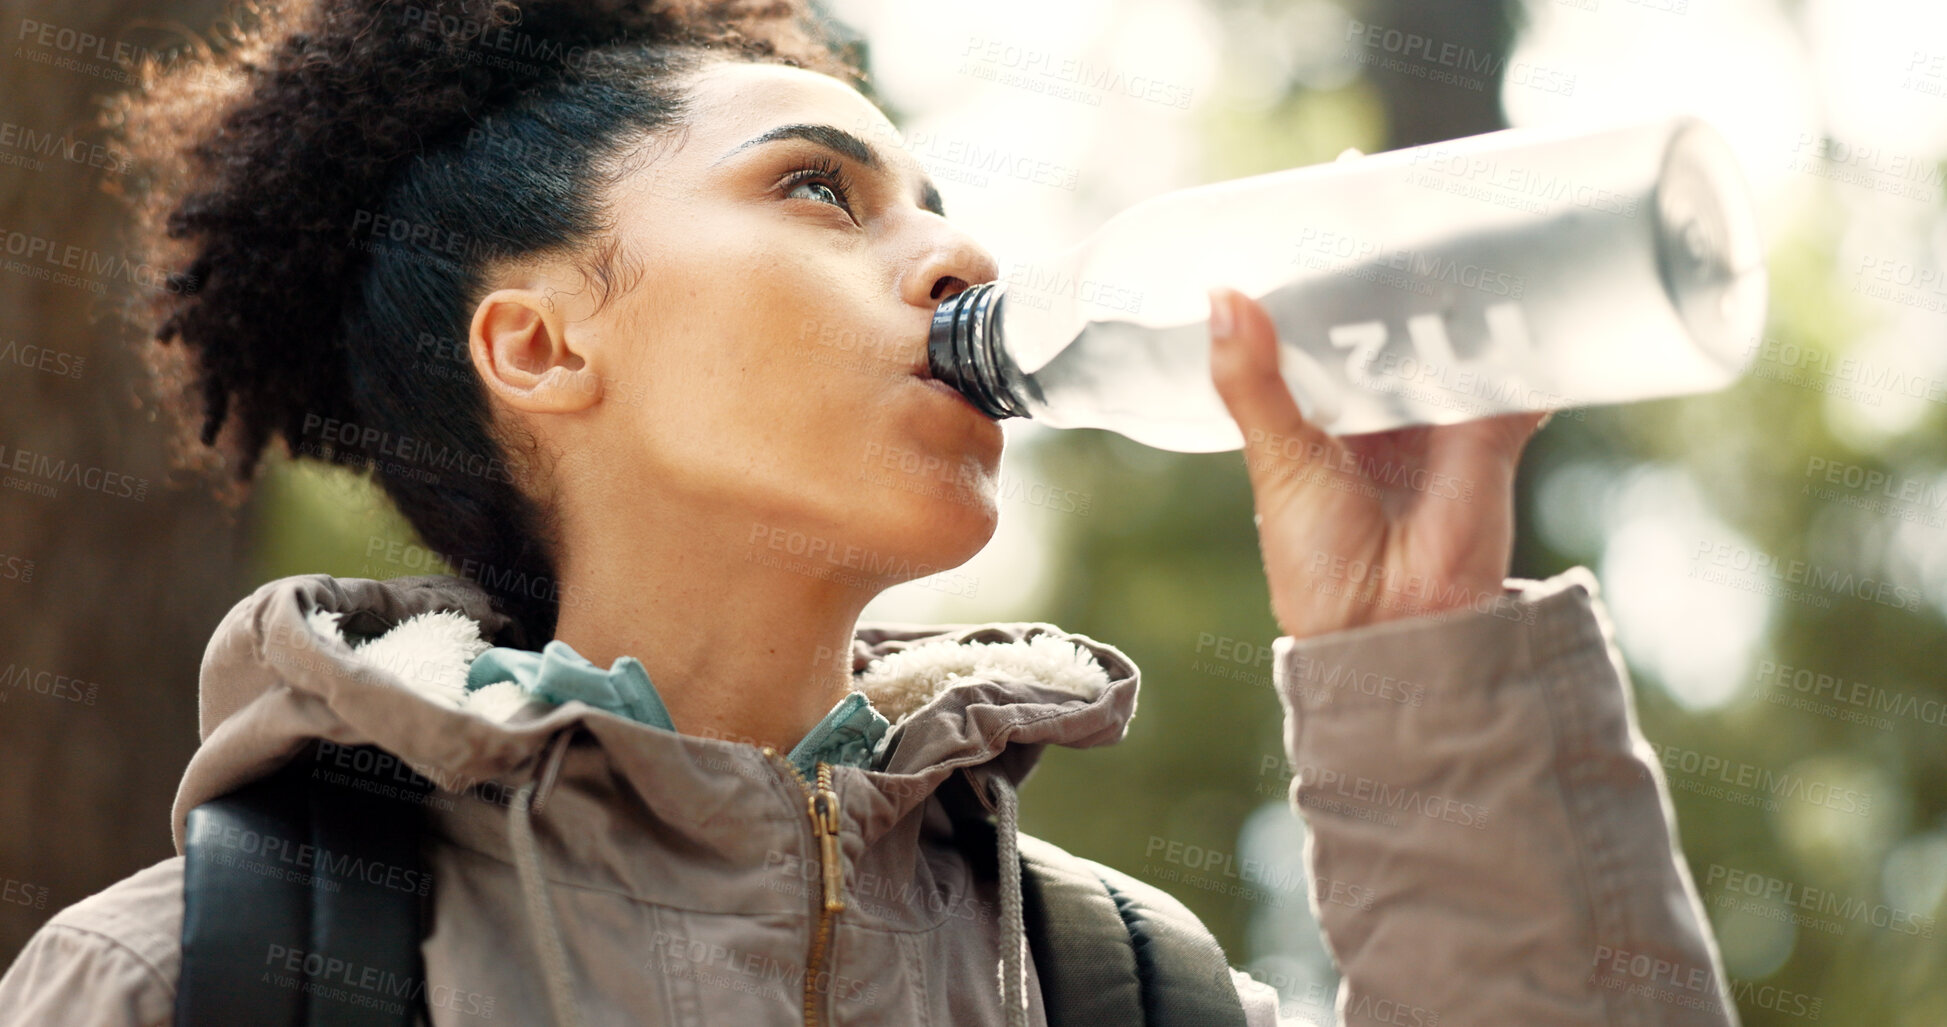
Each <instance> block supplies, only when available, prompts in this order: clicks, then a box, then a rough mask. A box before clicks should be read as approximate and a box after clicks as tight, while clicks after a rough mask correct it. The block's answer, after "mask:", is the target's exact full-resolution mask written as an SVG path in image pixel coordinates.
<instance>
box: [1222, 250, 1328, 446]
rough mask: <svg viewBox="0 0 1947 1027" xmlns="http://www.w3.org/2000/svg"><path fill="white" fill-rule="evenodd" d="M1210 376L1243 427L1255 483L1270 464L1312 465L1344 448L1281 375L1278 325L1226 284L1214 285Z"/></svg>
mask: <svg viewBox="0 0 1947 1027" xmlns="http://www.w3.org/2000/svg"><path fill="white" fill-rule="evenodd" d="M1210 378H1211V382H1212V384H1214V385H1216V387H1217V395H1218V396H1220V397H1221V398H1222V399H1223V401H1224V407H1225V408H1226V409H1228V410H1229V411H1230V416H1231V417H1232V419H1234V420H1235V421H1236V422H1237V426H1238V428H1239V429H1241V430H1242V431H1243V434H1244V451H1245V466H1246V467H1247V468H1248V469H1249V470H1250V473H1251V477H1252V479H1253V481H1254V482H1257V481H1258V479H1259V477H1260V474H1261V473H1264V472H1263V471H1261V468H1263V467H1265V466H1266V465H1267V464H1268V463H1277V464H1284V463H1288V462H1290V461H1293V460H1295V461H1298V462H1299V463H1304V464H1309V463H1313V462H1316V461H1319V460H1321V459H1322V458H1324V457H1325V456H1326V455H1328V454H1331V453H1334V452H1336V451H1337V449H1338V448H1339V446H1340V443H1339V441H1338V440H1337V439H1335V438H1333V437H1332V436H1330V435H1327V434H1326V433H1325V432H1323V431H1321V430H1319V428H1318V427H1317V426H1316V425H1314V424H1312V423H1311V422H1310V421H1308V420H1306V419H1305V415H1304V413H1303V412H1301V411H1300V410H1299V408H1298V402H1297V400H1295V399H1293V398H1292V395H1291V387H1290V386H1289V385H1286V384H1285V380H1284V378H1283V376H1282V375H1280V374H1279V371H1278V335H1277V326H1276V325H1274V324H1273V323H1272V321H1271V317H1270V315H1268V314H1266V313H1265V311H1264V308H1263V307H1261V306H1259V305H1258V304H1257V303H1255V302H1253V301H1252V300H1251V299H1250V298H1249V297H1247V296H1245V295H1244V294H1243V293H1240V292H1238V291H1236V290H1235V289H1227V288H1223V287H1221V286H1220V287H1217V288H1213V289H1211V290H1210ZM1266 456H1275V457H1277V458H1278V459H1276V460H1275V461H1267V460H1265V459H1263V457H1266Z"/></svg>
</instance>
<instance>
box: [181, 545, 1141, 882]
mask: <svg viewBox="0 0 1947 1027" xmlns="http://www.w3.org/2000/svg"><path fill="white" fill-rule="evenodd" d="M408 622H411V623H412V625H413V626H412V627H411V628H407V629H406V630H403V631H402V630H400V629H401V628H405V627H406V625H407V624H408ZM506 627H507V621H506V619H505V618H504V617H502V616H501V615H499V614H496V613H494V612H493V610H492V608H491V604H490V602H489V601H488V599H487V596H486V595H485V593H484V592H483V591H482V590H480V588H479V587H478V586H477V585H474V584H473V583H471V582H468V581H465V580H462V579H457V578H452V577H446V576H427V577H419V578H401V579H392V580H390V581H372V580H366V579H339V578H332V577H328V576H325V575H303V576H298V577H292V578H285V579H281V580H279V581H275V582H271V583H269V584H267V585H265V586H263V587H262V588H260V589H258V590H257V592H256V593H255V594H253V595H252V596H250V597H249V598H247V599H245V600H244V601H243V602H241V603H239V604H238V605H237V607H236V608H235V609H233V610H232V611H231V612H230V614H229V616H228V617H226V618H225V620H224V622H223V624H222V625H220V626H219V627H218V629H217V631H216V633H215V635H214V637H213V638H212V640H211V643H210V647H209V650H208V652H207V653H206V654H205V657H204V665H203V676H202V690H201V706H202V735H203V738H204V745H203V747H202V748H201V749H200V750H199V751H198V752H197V753H196V755H195V757H194V758H192V760H191V762H190V766H189V769H188V771H187V773H186V774H185V776H184V779H183V783H182V786H181V789H180V790H179V792H178V794H177V802H176V811H175V826H176V830H177V832H178V841H179V843H180V839H181V834H180V832H181V830H182V824H183V820H184V818H185V817H186V816H187V813H188V810H189V809H191V808H193V807H194V806H195V805H196V804H198V803H200V802H202V801H205V800H207V799H209V798H213V797H215V796H217V795H221V794H223V793H225V792H227V791H230V790H232V789H234V788H236V787H238V786H240V785H242V784H244V783H246V782H248V781H250V780H254V779H256V778H258V777H261V776H263V775H264V774H267V773H270V772H271V771H272V770H274V769H276V767H278V766H280V765H282V764H283V763H284V762H286V761H288V760H289V759H290V758H291V757H292V756H294V755H296V754H297V753H298V752H300V751H301V750H302V749H303V748H304V747H305V746H306V745H307V744H308V743H309V742H310V741H312V740H313V739H324V740H326V741H329V742H333V743H337V744H340V745H346V746H351V745H362V744H373V745H377V746H379V747H380V748H383V749H385V750H387V751H389V752H392V753H394V754H396V755H398V756H399V757H400V758H401V759H402V760H404V761H405V762H406V763H407V764H409V765H410V766H412V767H413V768H414V769H415V770H417V771H419V772H420V773H422V774H425V775H426V776H428V777H431V778H433V779H434V780H435V781H436V782H438V783H440V784H441V785H442V787H448V786H449V783H450V782H455V781H457V782H479V781H496V780H499V781H508V780H519V779H522V778H523V777H524V775H527V774H529V773H531V772H532V769H533V767H534V766H535V765H536V763H537V761H538V760H539V758H540V754H541V752H542V750H543V748H544V747H545V746H546V745H547V743H548V742H549V740H550V739H552V738H554V737H555V736H557V735H558V734H559V732H561V731H562V730H563V729H564V728H569V727H578V728H579V729H580V730H581V731H582V732H583V734H584V737H588V738H589V739H590V740H591V741H592V742H593V743H594V744H595V746H596V747H597V748H598V749H599V750H600V751H601V752H604V753H606V759H607V760H608V761H609V762H610V763H611V764H612V765H613V766H614V767H615V771H616V772H617V773H618V774H620V775H621V776H622V777H623V778H625V779H627V780H629V781H631V782H632V784H633V785H634V787H635V788H636V790H637V791H638V792H639V793H641V794H643V795H644V796H645V797H649V796H654V798H653V799H652V800H651V804H652V805H655V806H658V807H663V806H669V807H670V808H667V809H664V810H662V812H664V813H666V814H668V815H669V816H670V817H671V818H673V819H675V820H695V821H696V822H699V823H701V822H704V821H707V820H709V818H711V817H713V816H720V815H721V812H722V808H723V807H722V806H721V803H723V802H731V801H734V802H741V801H742V800H738V799H735V798H734V797H733V796H732V795H731V794H729V793H727V792H725V791H724V790H723V788H722V787H719V785H720V784H721V782H722V780H723V779H724V776H725V775H724V774H723V772H722V769H721V768H724V767H733V766H734V767H741V766H742V765H743V764H745V763H752V762H753V761H754V762H755V765H756V769H755V770H754V771H752V772H750V773H747V774H745V775H744V777H745V779H746V780H749V781H756V780H758V779H759V778H761V777H763V776H764V775H765V774H766V773H767V772H766V771H764V770H763V768H762V762H763V761H762V758H761V757H760V756H759V755H758V754H757V753H756V751H755V750H754V749H752V748H751V747H750V746H748V745H741V744H738V743H736V742H732V741H726V740H721V739H714V738H700V737H693V736H672V735H669V734H667V733H664V732H658V731H656V730H655V729H653V728H649V727H646V726H644V725H643V724H639V723H636V722H634V721H633V720H628V719H624V718H622V717H617V716H610V715H608V714H605V713H602V712H600V711H598V710H596V709H595V708H594V707H592V706H591V705H589V704H588V703H586V702H581V701H569V702H564V703H561V704H559V705H553V704H550V703H547V702H545V701H541V700H537V699H535V698H533V697H530V696H528V695H526V694H525V693H523V692H521V691H520V690H519V688H518V687H517V686H516V685H515V684H514V683H513V682H502V683H501V685H504V686H505V687H500V686H485V687H482V688H479V689H475V690H472V691H469V690H468V689H467V687H466V686H467V671H468V670H469V669H470V668H471V667H472V665H473V661H474V660H475V659H476V658H478V657H479V656H480V654H481V653H483V652H485V651H486V650H487V649H489V648H491V647H492V642H493V640H495V639H496V638H497V637H498V635H499V634H500V633H501V632H502V631H503V630H505V629H506ZM760 643H761V639H752V644H760ZM853 676H854V682H855V684H856V686H857V689H858V692H859V694H860V695H861V696H862V697H864V698H865V699H867V700H869V701H870V704H871V706H872V707H873V708H875V709H876V710H877V711H878V712H879V714H880V715H882V716H884V717H885V718H886V719H887V720H888V721H889V722H890V724H891V725H892V726H891V728H890V729H889V730H888V731H887V732H886V735H885V738H884V741H883V744H882V745H881V746H880V753H881V755H880V758H879V760H878V764H877V767H876V769H875V770H873V771H872V780H873V781H874V782H875V784H874V785H873V788H872V791H873V793H874V794H872V795H870V796H866V795H861V796H859V797H858V802H857V803H856V804H855V808H857V807H858V806H861V805H862V806H863V807H865V808H869V809H872V810H873V818H874V820H875V821H879V822H882V823H883V822H886V819H887V818H892V817H896V816H898V815H900V814H902V813H903V811H905V810H909V809H911V808H912V807H913V806H914V805H915V804H917V803H918V802H921V801H923V800H924V799H925V797H926V796H927V795H930V794H931V792H932V790H933V788H935V787H937V785H938V784H939V783H940V781H942V780H944V778H945V777H946V776H947V775H948V774H949V773H951V772H952V771H953V770H954V769H956V768H958V767H962V766H972V765H976V764H985V763H990V762H991V763H993V764H994V768H995V769H996V770H998V771H999V772H1001V773H1003V774H1004V775H1006V776H1007V778H1008V779H1010V780H1011V781H1014V782H1016V783H1018V782H1019V781H1020V780H1021V779H1022V778H1024V777H1025V776H1026V774H1027V772H1028V770H1029V769H1030V768H1031V767H1032V766H1033V764H1034V763H1035V762H1036V761H1037V760H1038V758H1039V754H1040V749H1041V746H1043V745H1046V744H1057V745H1067V746H1072V747H1089V746H1094V745H1102V744H1107V743H1110V742H1114V741H1116V740H1118V739H1120V738H1121V737H1122V735H1123V733H1124V731H1125V730H1126V728H1127V723H1128V719H1129V717H1130V716H1132V715H1133V713H1134V711H1135V699H1136V687H1137V680H1138V672H1137V670H1136V668H1135V666H1134V664H1133V663H1131V662H1130V661H1129V659H1128V657H1126V656H1125V655H1123V654H1122V653H1121V652H1120V651H1119V650H1117V649H1115V648H1114V647H1112V646H1108V645H1104V644H1102V643H1100V642H1096V641H1094V640H1093V639H1089V638H1087V637H1085V636H1081V635H1075V634H1071V633H1067V632H1063V631H1061V630H1060V629H1058V628H1056V627H1054V626H1053V625H1048V624H1040V623H1031V622H1028V623H1008V622H1003V623H993V624H958V625H906V624H892V623H870V622H867V623H861V624H860V625H859V627H858V630H857V632H856V633H855V636H854V639H853ZM591 736H592V737H591ZM657 736H660V738H661V739H663V741H658V740H657ZM711 767H716V768H718V769H716V770H710V769H709V768H711ZM699 773H708V774H709V776H710V777H711V779H712V781H713V782H714V783H713V784H712V786H711V787H701V786H699V787H687V786H686V785H685V782H684V779H685V778H689V777H691V776H694V775H696V774H699ZM847 773H857V771H851V770H848V771H847ZM729 776H730V777H732V778H735V777H737V776H738V772H737V771H734V770H733V771H732V772H731V773H730V775H729ZM678 807H681V808H678Z"/></svg>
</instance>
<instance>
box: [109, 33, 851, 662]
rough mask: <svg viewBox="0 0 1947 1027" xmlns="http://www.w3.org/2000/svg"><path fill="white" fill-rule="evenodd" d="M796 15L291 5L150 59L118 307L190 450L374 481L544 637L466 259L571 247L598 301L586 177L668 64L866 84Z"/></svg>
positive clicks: (526, 630) (476, 278)
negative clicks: (129, 267) (478, 339)
mask: <svg viewBox="0 0 1947 1027" xmlns="http://www.w3.org/2000/svg"><path fill="white" fill-rule="evenodd" d="M806 4H807V0H759V2H747V0H662V2H651V0H640V2H631V0H521V2H515V0H408V2H403V3H401V2H387V0H310V2H297V0H289V2H283V3H269V4H257V5H253V6H251V7H249V8H247V9H245V10H243V11H242V12H241V13H240V14H239V15H238V17H237V18H236V19H234V20H233V21H232V22H229V23H226V25H225V26H224V27H223V28H222V29H221V30H220V32H219V38H218V40H217V42H216V43H215V44H214V45H207V46H203V47H201V48H200V49H199V51H198V52H197V53H196V54H195V55H194V59H192V60H178V61H174V62H171V63H170V64H168V65H167V66H164V65H162V64H159V63H154V62H151V63H150V64H149V65H147V66H145V67H144V68H143V69H142V75H141V78H140V80H139V84H138V85H137V86H136V87H135V88H133V89H132V90H131V91H129V92H128V93H126V94H124V95H123V96H121V97H119V98H117V99H116V100H115V101H114V103H113V104H112V105H111V107H110V109H109V112H108V118H109V123H110V127H111V129H112V130H114V131H115V133H116V134H117V135H118V136H119V137H120V138H121V139H122V140H123V142H124V144H125V145H126V146H127V147H128V149H129V151H130V152H131V153H132V154H133V155H134V157H135V158H136V161H137V163H138V166H139V169H140V171H141V174H140V175H139V176H138V178H137V180H136V181H137V188H136V189H135V190H133V191H132V192H131V194H130V202H131V205H132V207H133V212H134V215H135V228H136V235H137V239H136V245H137V246H138V248H140V249H143V250H144V251H145V252H146V254H147V255H148V256H150V257H152V258H153V263H154V264H155V265H156V266H158V267H162V268H167V269H169V270H170V277H169V280H168V285H169V287H168V288H167V289H165V290H158V291H155V292H153V293H151V294H150V295H149V296H148V297H146V298H145V299H143V300H141V301H140V302H141V304H142V306H141V307H140V308H139V309H137V311H136V313H135V316H136V318H137V320H138V323H140V324H141V325H142V326H143V328H144V330H145V331H146V330H148V329H153V334H154V339H155V340H156V345H155V346H153V347H151V348H150V356H151V361H152V364H153V366H154V367H155V368H156V372H157V376H158V378H157V380H158V382H159V384H160V385H161V386H162V390H163V392H164V395H165V399H168V400H170V405H172V406H174V407H175V408H176V410H177V411H178V413H179V415H180V417H181V421H180V423H181V424H182V425H183V427H184V429H185V435H187V434H189V433H190V432H193V433H194V434H195V435H196V436H197V438H198V439H199V440H200V442H195V441H190V440H189V439H187V438H185V439H184V442H185V449H184V452H183V455H184V457H185V459H186V462H189V463H197V464H202V465H204V466H205V467H214V468H221V469H222V470H223V471H224V472H226V473H227V475H228V480H229V481H231V482H232V483H233V485H234V486H235V487H236V488H238V489H241V488H245V487H247V486H248V483H249V482H250V480H251V479H252V477H253V476H254V473H255V470H256V467H257V464H258V458H259V456H260V455H261V453H262V451H263V449H264V447H265V446H266V445H267V444H268V443H269V442H270V441H271V439H272V438H273V437H277V438H281V439H282V440H283V442H284V443H285V445H286V446H287V447H288V449H289V450H290V451H291V452H292V453H293V454H295V455H299V456H308V457H315V458H318V459H322V460H325V461H329V462H332V463H337V464H341V465H345V466H349V467H353V468H357V469H361V470H369V471H370V473H371V474H372V476H373V477H374V478H375V479H376V481H377V482H378V483H379V485H380V486H381V487H382V488H383V489H384V490H385V492H386V493H387V495H388V496H390V497H391V499H392V501H393V502H394V503H395V504H396V505H397V506H398V508H399V510H400V512H401V513H402V514H403V515H404V516H405V517H406V519H407V520H408V521H409V522H410V523H411V524H412V525H413V527H414V528H415V529H416V530H417V531H418V532H419V533H420V535H421V537H422V538H423V539H424V540H425V541H426V543H427V544H428V545H429V546H431V547H432V548H433V549H434V550H435V551H437V552H439V553H441V554H442V555H444V556H445V557H446V558H447V560H448V562H449V563H451V564H452V565H453V566H454V567H455V569H456V570H458V571H459V572H460V573H462V574H464V575H466V576H468V577H470V578H472V579H474V580H475V581H477V582H479V583H480V584H481V585H482V586H484V587H485V588H486V589H487V590H488V591H489V592H490V593H492V594H493V596H494V598H495V602H496V604H497V605H498V606H499V607H500V608H501V609H502V611H503V612H505V613H507V614H508V615H509V616H510V617H511V618H512V619H513V621H514V624H515V628H516V630H515V634H516V635H517V637H515V638H512V639H510V641H513V642H514V643H515V644H527V645H535V644H538V643H539V641H541V640H545V639H547V638H549V637H552V634H553V630H554V622H555V618H556V614H557V612H558V608H559V602H560V599H561V596H560V594H559V592H560V590H559V588H558V586H557V584H556V580H555V577H554V573H553V546H554V543H553V542H552V541H550V538H551V534H552V529H551V527H550V525H549V519H548V516H547V511H546V507H547V504H546V503H545V502H543V501H542V500H541V499H540V498H538V497H537V496H536V495H534V492H535V491H536V488H537V485H538V481H537V479H535V478H534V476H531V475H527V474H525V473H524V471H525V465H524V462H523V461H522V460H521V459H520V458H519V456H518V455H517V454H515V453H513V452H510V451H509V447H507V446H506V445H505V444H504V443H503V441H501V440H500V439H498V438H497V437H496V435H495V434H494V432H493V431H492V430H491V429H492V419H491V417H490V412H489V409H488V406H487V402H486V394H485V391H484V389H483V387H482V386H481V384H480V382H479V380H478V378H477V376H476V375H475V374H474V372H473V370H472V367H471V364H470V363H469V362H468V360H467V356H466V353H467V345H466V332H467V326H468V323H469V319H470V316H471V305H472V303H473V302H475V301H477V296H478V294H479V292H480V291H481V289H482V282H483V280H484V270H485V269H486V267H487V266H488V264H489V262H490V261H492V260H494V259H496V258H499V257H518V256H519V255H521V254H530V253H539V252H553V253H563V254H568V255H571V256H572V257H574V259H576V260H577V262H578V263H579V264H580V266H582V268H583V270H584V271H585V272H586V273H587V274H588V275H589V276H590V279H591V281H592V282H593V283H594V284H595V285H596V286H597V287H598V288H599V289H600V290H601V295H603V296H606V295H608V291H609V290H610V289H611V288H612V287H613V286H614V284H615V282H614V278H615V270H614V267H613V259H614V257H615V255H616V251H617V246H616V241H615V239H613V238H612V237H608V236H605V234H604V233H605V232H606V230H607V229H608V227H609V226H608V224H607V221H606V215H605V211H604V210H603V209H602V206H601V197H602V196H603V195H604V188H603V187H604V186H605V185H606V184H607V183H608V182H610V181H612V179H613V176H614V175H616V174H617V173H619V166H618V158H619V157H620V156H621V153H620V151H621V150H623V149H625V148H627V147H628V145H629V144H630V143H631V142H632V141H637V140H641V139H644V138H646V137H647V136H649V135H650V134H653V133H656V132H658V131H659V130H663V129H668V128H671V127H673V126H676V125H678V124H679V123H680V119H681V118H682V117H683V116H684V113H685V110H684V100H685V98H684V96H683V95H682V89H681V86H680V81H681V76H682V75H683V74H684V73H686V72H689V71H692V70H695V69H696V68H698V67H700V66H701V65H702V64H703V63H705V62H707V61H709V60H714V59H727V60H745V61H758V62H773V63H779V64H786V65H791V66H796V67H802V68H807V69H809V70H813V71H820V72H824V73H826V74H829V75H832V76H833V77H836V78H839V79H841V80H842V81H847V82H849V83H851V84H853V85H855V86H857V85H859V84H860V83H862V82H863V81H864V75H863V74H862V73H861V72H860V71H859V70H858V66H857V54H856V52H855V48H853V47H850V46H847V45H845V44H843V43H841V42H840V41H838V40H837V38H836V37H835V34H834V33H833V32H831V30H830V29H829V28H828V27H827V26H825V25H824V23H823V22H821V21H820V20H819V19H818V18H817V17H816V16H815V13H814V12H813V11H811V10H810V9H809V8H808V7H807V6H806ZM198 400H200V403H198V402H197V401H198ZM198 417H200V426H198V425H197V424H196V421H197V418H198ZM524 485H525V486H526V487H523V486H524Z"/></svg>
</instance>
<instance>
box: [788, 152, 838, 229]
mask: <svg viewBox="0 0 1947 1027" xmlns="http://www.w3.org/2000/svg"><path fill="white" fill-rule="evenodd" d="M820 179H823V180H824V181H825V183H826V184H827V185H830V186H831V187H832V191H833V192H834V193H837V194H838V206H839V209H841V210H843V211H844V212H845V213H846V214H847V215H850V214H851V213H852V180H851V179H850V178H847V177H846V176H845V168H844V166H843V165H841V164H839V163H838V161H836V160H833V159H831V158H829V157H827V158H823V159H821V160H818V161H814V162H813V163H810V164H807V165H805V166H803V167H800V168H798V169H796V170H794V171H792V172H791V173H790V174H789V175H786V176H785V177H784V182H783V183H782V184H781V188H783V190H784V192H785V195H787V196H788V195H790V193H791V191H792V190H793V189H796V188H797V187H799V186H801V185H803V184H805V183H806V182H816V181H818V180H820Z"/></svg>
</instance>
